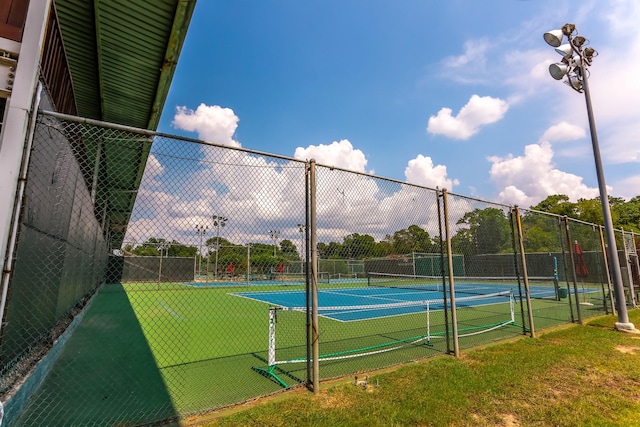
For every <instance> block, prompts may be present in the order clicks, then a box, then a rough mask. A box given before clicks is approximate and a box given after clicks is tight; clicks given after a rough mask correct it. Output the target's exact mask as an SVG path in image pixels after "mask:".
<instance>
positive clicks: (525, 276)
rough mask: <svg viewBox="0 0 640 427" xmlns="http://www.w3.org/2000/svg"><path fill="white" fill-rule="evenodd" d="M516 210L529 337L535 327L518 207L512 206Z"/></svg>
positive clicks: (534, 330) (534, 334)
mask: <svg viewBox="0 0 640 427" xmlns="http://www.w3.org/2000/svg"><path fill="white" fill-rule="evenodd" d="M514 210H515V212H516V226H517V228H518V243H519V244H520V261H521V262H522V278H523V281H524V295H525V298H526V300H527V314H528V315H529V328H530V329H531V330H530V333H531V338H535V337H536V329H535V326H534V324H533V309H532V308H531V292H529V274H528V273H527V258H526V257H525V255H524V243H523V241H522V223H521V221H520V209H518V207H517V206H514Z"/></svg>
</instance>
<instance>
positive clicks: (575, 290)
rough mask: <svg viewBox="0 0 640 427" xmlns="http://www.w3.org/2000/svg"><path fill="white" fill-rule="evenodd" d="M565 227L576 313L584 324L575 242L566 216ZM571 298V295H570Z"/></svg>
mask: <svg viewBox="0 0 640 427" xmlns="http://www.w3.org/2000/svg"><path fill="white" fill-rule="evenodd" d="M564 228H565V232H566V235H567V247H568V249H569V255H570V259H571V277H572V279H573V294H574V297H575V299H576V313H577V314H578V323H580V324H581V325H582V314H581V313H580V297H579V295H578V278H577V277H576V260H575V257H574V256H573V242H572V240H571V231H570V230H569V218H567V217H566V216H565V217H564ZM569 299H571V295H569Z"/></svg>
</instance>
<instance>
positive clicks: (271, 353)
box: [267, 307, 277, 368]
mask: <svg viewBox="0 0 640 427" xmlns="http://www.w3.org/2000/svg"><path fill="white" fill-rule="evenodd" d="M276 310H277V308H276V307H269V350H268V362H267V364H268V365H269V368H271V367H272V366H274V365H275V364H276V323H277V317H276V316H277V315H276Z"/></svg>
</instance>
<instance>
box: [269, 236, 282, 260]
mask: <svg viewBox="0 0 640 427" xmlns="http://www.w3.org/2000/svg"><path fill="white" fill-rule="evenodd" d="M269 236H271V238H272V239H273V256H274V257H275V256H276V246H277V245H278V237H279V236H280V232H279V231H277V230H269Z"/></svg>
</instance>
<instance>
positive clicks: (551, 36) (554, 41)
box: [544, 30, 563, 47]
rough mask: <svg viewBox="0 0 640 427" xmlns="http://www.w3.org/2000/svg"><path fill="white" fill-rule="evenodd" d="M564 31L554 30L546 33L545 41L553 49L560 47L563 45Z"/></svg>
mask: <svg viewBox="0 0 640 427" xmlns="http://www.w3.org/2000/svg"><path fill="white" fill-rule="evenodd" d="M562 37H563V35H562V30H552V31H547V32H546V33H544V41H546V42H547V44H548V45H549V46H551V47H558V46H560V45H561V44H562Z"/></svg>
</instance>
